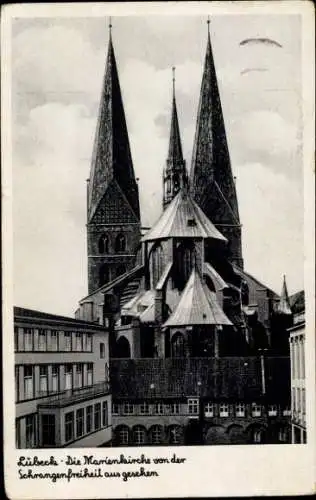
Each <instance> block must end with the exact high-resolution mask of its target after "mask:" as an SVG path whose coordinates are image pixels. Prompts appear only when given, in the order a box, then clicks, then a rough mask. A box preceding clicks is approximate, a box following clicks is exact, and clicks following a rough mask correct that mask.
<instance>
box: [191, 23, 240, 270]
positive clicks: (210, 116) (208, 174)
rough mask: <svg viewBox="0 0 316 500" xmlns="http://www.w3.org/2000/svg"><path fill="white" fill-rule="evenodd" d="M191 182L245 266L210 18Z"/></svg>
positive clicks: (231, 256)
mask: <svg viewBox="0 0 316 500" xmlns="http://www.w3.org/2000/svg"><path fill="white" fill-rule="evenodd" d="M190 184H191V188H192V191H193V196H194V199H195V201H196V202H197V203H198V204H199V205H200V207H201V209H202V210H203V211H204V213H205V214H206V215H207V216H208V217H209V218H210V219H211V221H212V222H213V224H215V226H216V227H217V228H218V229H219V230H220V231H221V232H222V233H223V235H224V236H225V237H226V238H227V240H228V242H229V243H228V258H229V260H230V261H231V262H233V263H235V264H238V265H239V266H240V267H242V266H243V260H242V250H241V225H240V220H239V213H238V202H237V194H236V188H235V181H234V178H233V174H232V169H231V163H230V156H229V151H228V144H227V137H226V131H225V124H224V117H223V111H222V105H221V99H220V94H219V89H218V83H217V77H216V71H215V64H214V58H213V52H212V46H211V36H210V19H208V20H207V46H206V55H205V62H204V71H203V77H202V85H201V93H200V100H199V107H198V116H197V123H196V132H195V139H194V146H193V155H192V164H191V172H190Z"/></svg>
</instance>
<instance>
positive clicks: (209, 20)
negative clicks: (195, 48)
mask: <svg viewBox="0 0 316 500" xmlns="http://www.w3.org/2000/svg"><path fill="white" fill-rule="evenodd" d="M206 24H207V36H208V39H209V40H210V36H211V35H210V24H211V18H210V16H207V21H206Z"/></svg>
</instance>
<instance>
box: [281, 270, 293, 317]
mask: <svg viewBox="0 0 316 500" xmlns="http://www.w3.org/2000/svg"><path fill="white" fill-rule="evenodd" d="M278 313H279V314H292V310H291V306H290V300H289V294H288V291H287V285H286V279H285V276H284V277H283V286H282V292H281V297H280V302H279V304H278Z"/></svg>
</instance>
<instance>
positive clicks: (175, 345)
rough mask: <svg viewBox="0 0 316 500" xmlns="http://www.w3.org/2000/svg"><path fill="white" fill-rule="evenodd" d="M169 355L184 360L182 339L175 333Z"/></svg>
mask: <svg viewBox="0 0 316 500" xmlns="http://www.w3.org/2000/svg"><path fill="white" fill-rule="evenodd" d="M171 355H172V357H173V358H184V337H183V335H182V333H180V332H177V333H175V334H174V335H173V337H172V340H171Z"/></svg>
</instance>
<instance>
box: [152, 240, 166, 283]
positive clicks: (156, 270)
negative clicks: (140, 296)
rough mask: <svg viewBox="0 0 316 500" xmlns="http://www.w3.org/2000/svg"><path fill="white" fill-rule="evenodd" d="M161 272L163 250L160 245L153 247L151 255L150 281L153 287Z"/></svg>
mask: <svg viewBox="0 0 316 500" xmlns="http://www.w3.org/2000/svg"><path fill="white" fill-rule="evenodd" d="M162 271H163V250H162V247H161V245H160V243H159V244H158V245H157V246H155V247H154V249H153V250H152V253H151V281H152V286H153V287H155V286H156V285H157V283H158V281H159V279H160V277H161V275H162Z"/></svg>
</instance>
